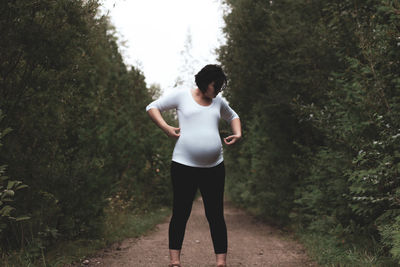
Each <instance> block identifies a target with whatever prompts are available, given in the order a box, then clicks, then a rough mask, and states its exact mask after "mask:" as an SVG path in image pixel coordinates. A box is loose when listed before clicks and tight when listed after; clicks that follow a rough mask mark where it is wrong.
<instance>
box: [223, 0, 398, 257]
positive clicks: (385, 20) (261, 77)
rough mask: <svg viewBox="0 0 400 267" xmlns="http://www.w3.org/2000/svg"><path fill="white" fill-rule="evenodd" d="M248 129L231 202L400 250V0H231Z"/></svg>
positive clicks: (240, 103) (236, 95)
mask: <svg viewBox="0 0 400 267" xmlns="http://www.w3.org/2000/svg"><path fill="white" fill-rule="evenodd" d="M225 5H226V7H227V8H226V10H227V12H226V15H225V22H226V26H225V29H224V32H225V34H226V37H227V42H226V45H224V46H222V47H221V48H220V50H219V59H220V61H221V62H222V64H223V66H224V68H225V69H226V70H227V72H228V75H229V77H230V91H229V93H228V94H227V97H228V99H229V101H230V102H231V103H232V106H234V107H235V108H236V109H238V113H239V114H240V115H241V117H242V119H243V124H244V140H243V142H242V143H241V145H240V146H239V147H237V148H235V149H231V150H228V151H227V152H228V153H227V154H228V160H227V162H228V164H229V168H228V169H229V173H230V175H229V179H230V181H229V183H228V188H229V194H230V195H231V198H232V199H234V200H235V201H236V202H237V203H238V204H240V205H243V206H244V207H247V208H248V209H249V210H252V211H253V212H254V213H255V214H258V215H259V216H261V217H264V218H268V219H269V220H270V221H271V222H278V223H280V224H289V223H293V222H296V223H299V224H301V226H302V227H304V228H306V229H309V230H312V231H321V232H323V233H325V234H328V235H331V236H334V237H337V240H338V244H342V243H339V242H344V241H343V240H346V241H347V242H346V244H349V246H350V245H351V244H353V243H358V244H370V245H371V246H374V244H375V243H374V242H377V246H379V248H378V251H381V252H382V255H384V254H386V253H389V251H390V253H391V256H392V257H394V258H395V259H397V260H398V261H400V253H399V251H400V250H399V248H400V247H399V242H400V239H399V235H398V233H399V225H398V222H399V211H400V209H399V181H400V180H399V178H398V170H399V169H398V167H399V165H398V163H399V153H398V142H399V141H398V140H399V139H398V137H399V136H400V134H399V131H400V130H399V129H400V127H399V118H400V117H399V114H398V112H399V107H400V105H399V101H398V100H399V92H400V91H399V88H400V85H399V82H400V80H399V77H398V70H399V69H400V68H399V67H400V66H399V64H400V54H399V53H400V50H399V49H398V48H399V45H400V39H399V38H400V33H399V29H400V6H399V3H398V2H397V1H381V0H371V1H334V0H330V1H312V0H311V1H310V0H304V1H302V0H300V1H297V0H296V1H294V0H282V1H258V0H256V1H250V0H235V1H233V0H232V1H230V0H226V1H225Z"/></svg>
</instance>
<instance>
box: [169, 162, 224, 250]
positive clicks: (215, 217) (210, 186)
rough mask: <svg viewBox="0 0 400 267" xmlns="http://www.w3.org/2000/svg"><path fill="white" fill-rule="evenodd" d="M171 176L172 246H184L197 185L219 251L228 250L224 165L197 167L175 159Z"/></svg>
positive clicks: (213, 239)
mask: <svg viewBox="0 0 400 267" xmlns="http://www.w3.org/2000/svg"><path fill="white" fill-rule="evenodd" d="M171 179H172V187H173V191H174V201H173V210H172V218H171V221H170V224H169V248H170V249H179V250H180V249H182V242H183V238H184V235H185V229H186V223H187V220H188V219H189V216H190V212H191V211H192V203H193V199H194V196H195V194H196V192H197V188H199V189H200V193H201V196H202V198H203V203H204V208H205V212H206V217H207V220H208V223H209V225H210V232H211V238H212V241H213V245H214V252H215V253H216V254H220V253H226V252H227V247H228V239H227V232H226V225H225V219H224V204H223V199H224V186H225V166H224V163H223V162H221V163H220V164H218V165H217V166H215V167H211V168H197V167H190V166H186V165H183V164H180V163H177V162H174V161H172V163H171Z"/></svg>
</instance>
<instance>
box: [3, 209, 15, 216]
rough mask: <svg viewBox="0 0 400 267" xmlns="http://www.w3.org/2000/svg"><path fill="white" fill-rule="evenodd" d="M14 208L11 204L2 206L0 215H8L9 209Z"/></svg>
mask: <svg viewBox="0 0 400 267" xmlns="http://www.w3.org/2000/svg"><path fill="white" fill-rule="evenodd" d="M13 210H15V208H13V207H11V206H4V207H3V208H2V209H1V210H0V216H2V217H9V216H10V214H11V211H13Z"/></svg>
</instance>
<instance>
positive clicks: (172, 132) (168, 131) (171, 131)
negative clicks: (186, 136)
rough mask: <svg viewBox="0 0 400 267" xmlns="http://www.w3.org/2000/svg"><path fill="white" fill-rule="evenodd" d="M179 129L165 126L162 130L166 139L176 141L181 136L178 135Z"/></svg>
mask: <svg viewBox="0 0 400 267" xmlns="http://www.w3.org/2000/svg"><path fill="white" fill-rule="evenodd" d="M180 131H181V128H176V127H173V126H170V125H167V126H166V127H165V129H164V132H165V133H166V134H167V135H168V137H171V138H174V139H178V138H179V136H180V135H181V133H180Z"/></svg>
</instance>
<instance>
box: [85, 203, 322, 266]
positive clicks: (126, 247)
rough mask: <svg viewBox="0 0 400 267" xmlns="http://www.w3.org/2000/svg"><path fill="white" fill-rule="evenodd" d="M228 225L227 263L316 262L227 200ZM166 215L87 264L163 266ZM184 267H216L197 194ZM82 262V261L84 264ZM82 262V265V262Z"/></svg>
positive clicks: (165, 252) (305, 263) (167, 259)
mask: <svg viewBox="0 0 400 267" xmlns="http://www.w3.org/2000/svg"><path fill="white" fill-rule="evenodd" d="M224 214H225V220H226V225H227V229H228V257H227V266H228V267H237V266H274V267H275V266H282V267H290V266H296V267H301V266H318V265H317V264H316V263H315V262H313V261H311V260H310V259H309V258H308V256H307V255H306V253H305V250H304V248H303V247H302V245H301V244H299V243H298V242H296V241H294V240H293V239H291V238H290V237H289V236H288V235H287V234H282V233H281V232H280V231H279V229H277V228H275V227H272V226H269V225H266V224H264V223H261V222H258V221H257V220H255V219H254V218H253V217H252V216H250V215H248V214H247V213H246V212H244V211H243V210H240V209H238V208H235V207H234V206H233V205H231V204H230V203H229V202H226V203H225V213H224ZM169 219H170V218H168V219H167V220H165V222H163V223H161V224H159V225H157V226H156V228H155V230H153V231H152V232H150V233H148V234H147V235H145V236H142V237H140V238H132V239H126V240H124V241H122V242H120V243H118V244H114V245H113V246H111V247H110V248H107V249H104V250H101V251H99V252H98V254H97V255H96V256H95V257H93V258H90V259H88V261H89V262H87V261H86V262H85V263H86V264H85V266H99V267H125V266H126V267H127V266H130V267H137V266H138V267H142V266H143V267H147V266H149V267H150V266H151V267H166V266H168V263H169V255H168V224H169ZM181 261H182V267H213V266H214V267H215V266H216V265H215V255H214V251H213V247H212V241H211V236H210V231H209V227H208V222H207V220H206V218H205V214H204V207H203V202H202V199H201V197H200V198H198V199H196V200H195V201H194V202H193V209H192V213H191V216H190V218H189V221H188V224H187V227H186V233H185V239H184V242H183V248H182V254H181ZM82 265H83V264H82ZM82 265H81V266H82Z"/></svg>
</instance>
